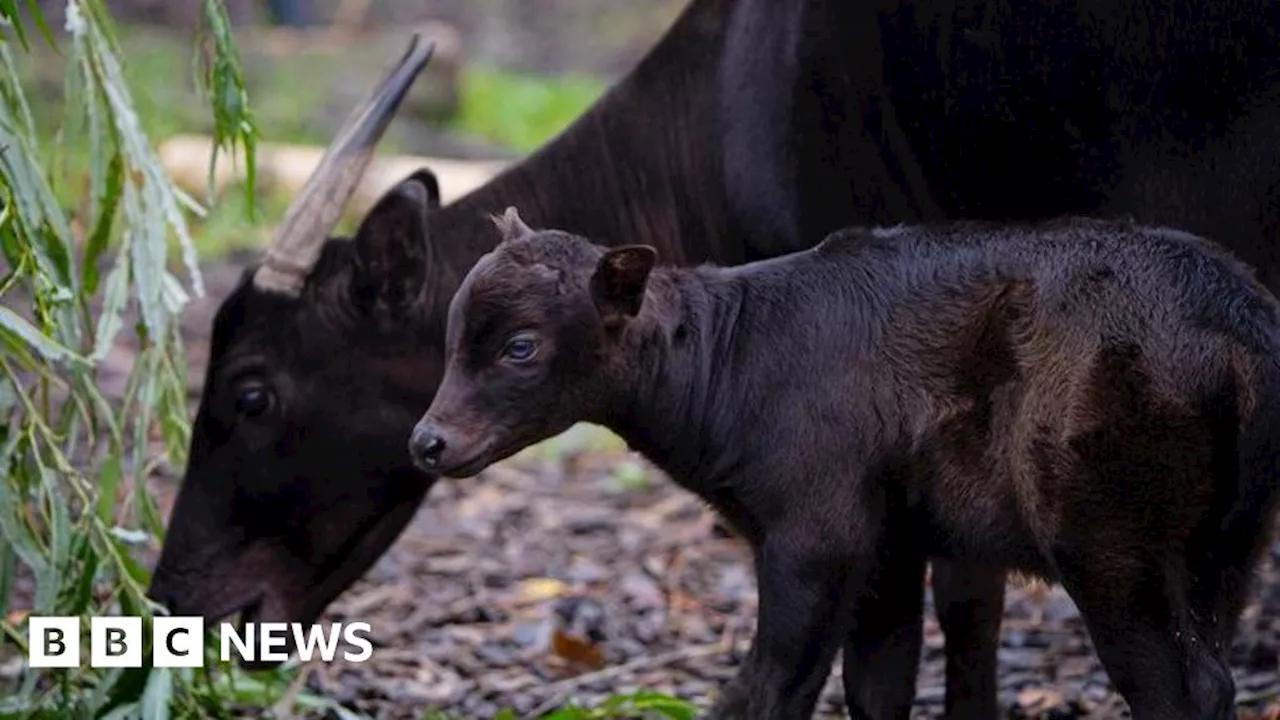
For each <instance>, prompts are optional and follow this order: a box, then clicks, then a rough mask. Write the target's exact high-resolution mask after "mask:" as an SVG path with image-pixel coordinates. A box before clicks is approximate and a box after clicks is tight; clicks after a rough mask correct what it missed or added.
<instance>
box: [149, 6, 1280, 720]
mask: <svg viewBox="0 0 1280 720" xmlns="http://www.w3.org/2000/svg"><path fill="white" fill-rule="evenodd" d="M1278 14H1280V5H1277V4H1269V5H1260V4H1258V3H1254V2H1247V1H1246V0H1226V1H1224V2H1216V3H1206V2H1203V1H1202V0H1173V1H1172V2H1166V3H1163V4H1152V3H1142V2H1137V0H1120V1H1119V2H1114V3H1109V4H1105V7H1103V6H1101V5H1098V4H1096V3H1092V4H1090V3H1082V2H1074V1H1063V2H1054V3H1023V4H1017V3H1013V4H1011V3H997V2H989V1H987V0H981V1H979V2H966V3H959V2H917V3H910V4H907V3H896V2H888V3H871V2H867V1H866V0H852V1H851V2H847V3H832V2H821V1H819V0H801V1H797V2H788V3H780V2H773V1H772V0H734V1H730V0H693V1H692V2H691V4H690V6H689V8H688V9H687V11H686V12H685V13H684V14H683V15H682V16H681V17H680V18H679V19H678V20H677V21H676V23H675V25H674V26H673V27H672V29H671V30H670V31H669V33H668V34H667V35H666V36H665V37H664V38H663V39H662V41H661V42H659V43H658V44H657V46H656V47H655V48H654V49H653V51H652V52H651V53H650V54H649V55H648V56H646V57H645V58H644V59H643V60H642V61H641V62H640V63H639V65H638V66H637V67H636V69H635V70H634V71H633V72H632V73H630V74H629V75H628V76H627V77H626V78H624V79H623V80H622V81H621V82H620V83H619V84H618V85H617V86H616V87H615V88H613V89H612V90H611V91H610V92H609V93H608V94H607V95H606V96H604V97H603V98H602V99H601V100H600V102H599V103H597V104H596V105H595V106H594V107H592V108H591V109H590V110H589V111H588V112H587V113H585V114H584V115H583V117H582V118H581V119H579V120H578V121H577V122H575V123H574V124H573V125H572V126H571V127H570V128H568V129H567V130H566V131H565V132H564V133H563V134H562V135H561V136H559V137H558V138H556V139H555V140H554V141H552V142H551V143H549V144H548V145H547V146H546V147H544V148H543V149H542V150H540V151H539V152H537V153H535V154H534V155H532V156H531V157H529V158H528V159H527V160H525V161H523V162H521V163H520V164H518V165H516V166H514V167H513V168H512V169H511V170H510V171H508V172H506V173H503V174H502V175H501V176H499V177H498V178H496V179H494V180H493V181H492V182H490V183H489V184H487V185H486V186H484V187H483V188H481V189H480V190H478V191H476V192H475V193H473V194H471V195H469V196H467V197H465V198H463V199H461V200H459V201H457V202H455V203H452V204H451V205H449V206H448V207H444V208H436V207H435V202H434V200H433V198H434V197H435V193H434V192H433V189H434V188H435V185H436V183H435V179H434V177H432V176H431V173H430V172H429V171H427V170H423V171H421V172H419V173H418V174H417V175H416V176H415V177H412V178H406V180H405V181H404V183H403V184H401V185H400V186H399V187H397V188H396V189H394V190H393V191H392V192H391V193H390V194H389V195H388V199H387V202H385V203H383V204H379V205H378V206H377V207H375V209H374V210H372V211H371V212H370V214H369V215H368V217H367V218H365V222H364V224H363V225H362V226H361V229H360V231H359V233H358V236H357V237H355V238H328V237H327V235H328V233H329V232H330V230H329V229H327V228H325V227H323V223H313V227H312V228H310V230H309V232H308V233H307V234H306V237H307V238H308V239H309V241H310V242H312V243H313V244H314V245H316V246H320V245H323V252H322V253H320V261H319V262H318V263H317V264H315V266H314V268H312V265H311V263H309V262H305V261H304V262H300V263H299V264H300V266H301V267H302V269H303V271H304V274H305V275H306V278H305V287H304V289H303V291H302V292H301V294H297V295H294V294H289V293H281V292H280V291H279V290H278V289H274V288H272V287H270V286H267V287H262V286H259V284H257V283H254V282H250V281H249V280H248V279H246V282H245V283H244V284H243V285H242V286H241V287H240V288H238V289H237V290H236V291H235V293H234V294H233V295H232V296H231V297H229V298H227V299H226V300H224V301H223V308H222V312H220V313H219V317H218V320H217V321H215V324H216V327H215V328H214V333H213V334H214V336H215V341H214V345H213V348H212V355H211V358H210V364H209V373H210V377H209V378H208V380H207V382H206V385H205V390H204V393H203V395H202V397H201V399H200V405H199V414H198V419H197V422H196V424H195V427H194V428H193V437H192V447H191V461H190V465H189V467H188V468H187V473H186V477H185V478H184V481H183V486H182V490H181V493H180V495H179V498H178V502H177V505H176V507H175V509H174V512H173V515H172V518H171V523H170V529H169V534H168V537H167V540H166V544H165V547H164V551H163V554H162V558H161V561H160V564H159V566H158V568H157V571H156V578H155V582H154V585H153V588H152V594H153V596H154V597H156V598H159V599H161V600H163V601H164V602H166V603H167V604H168V605H169V606H170V607H171V609H172V610H173V611H174V612H176V613H179V614H193V615H203V616H205V617H207V618H210V619H212V618H214V617H217V616H221V615H225V614H228V613H232V612H234V611H236V610H240V609H244V608H258V612H260V613H261V614H263V615H265V616H267V617H272V618H279V619H288V620H294V621H299V622H309V621H311V620H312V619H314V618H315V617H317V615H318V614H319V613H320V612H321V611H322V610H323V608H324V607H325V606H326V605H327V604H328V603H329V602H330V601H331V600H332V599H333V598H334V597H336V596H337V595H338V594H339V593H340V592H341V591H342V590H343V589H344V588H346V587H348V586H349V585H350V584H351V583H352V582H354V580H355V579H356V578H358V577H359V576H360V575H361V574H363V573H364V572H365V571H366V570H367V569H368V568H369V566H370V565H371V564H372V563H373V562H374V561H375V560H376V559H377V558H378V557H379V556H380V555H381V553H382V552H384V551H385V550H386V548H387V547H388V546H389V545H390V544H391V543H392V542H393V541H394V539H395V538H396V537H397V535H398V534H399V533H400V532H401V530H402V529H403V528H404V527H405V525H406V523H408V522H409V520H410V518H411V517H412V515H413V510H414V507H415V505H416V504H417V503H418V501H419V500H420V499H421V498H422V496H423V494H424V493H425V492H426V491H427V489H428V488H429V486H430V484H431V483H432V482H434V477H433V476H432V475H430V474H423V473H421V472H419V471H418V470H416V469H415V468H414V467H413V465H412V463H411V461H410V458H409V457H408V455H407V453H406V452H404V442H405V438H406V437H407V435H408V433H409V432H410V431H411V429H412V427H413V422H414V420H416V419H417V418H418V417H419V416H420V415H421V413H422V410H423V409H424V408H425V407H426V406H427V405H428V404H429V403H430V400H431V398H432V397H433V396H434V394H435V390H436V387H437V384H438V382H439V380H440V377H441V372H442V362H443V353H444V350H443V346H444V335H443V327H444V324H445V320H444V315H445V308H446V307H447V306H448V302H449V298H450V297H452V295H453V293H454V291H455V290H457V287H458V283H459V282H460V281H461V279H462V277H463V276H464V275H465V274H466V272H467V270H468V269H470V268H471V266H472V265H473V264H474V263H475V261H476V260H477V259H478V258H479V257H480V256H481V255H483V254H484V253H485V252H487V251H488V250H490V249H492V247H493V244H494V242H495V239H494V237H493V232H492V226H491V225H490V223H489V222H488V220H487V216H488V215H489V214H491V213H498V212H501V211H502V209H503V208H505V207H506V206H508V205H517V206H519V207H520V208H521V209H522V211H523V212H524V214H525V216H526V219H528V220H529V221H530V222H532V223H535V224H541V225H546V226H554V227H561V228H565V229H567V230H571V231H574V232H578V233H582V234H585V235H588V236H590V237H593V238H598V239H599V240H600V241H601V242H605V243H615V242H623V241H625V240H624V239H625V238H634V237H647V238H652V240H651V241H652V242H654V243H655V244H656V245H657V246H658V249H659V251H660V252H661V254H662V257H663V258H664V259H665V260H666V261H668V262H672V263H677V264H686V265H689V264H696V263H699V262H703V261H707V260H711V261H715V262H717V263H721V264H734V263H740V262H742V261H745V260H753V259H759V258H763V257H769V256H773V255H777V254H779V253H783V252H788V251H793V250H798V249H801V248H803V247H807V246H809V245H812V244H814V243H816V242H817V241H818V240H819V239H820V238H821V237H822V236H823V235H824V234H826V233H828V232H830V231H832V230H834V229H836V228H839V227H843V226H847V225H851V224H858V223H866V224H893V223H896V222H900V221H914V220H921V219H936V218H944V217H945V218H962V217H969V218H983V219H988V220H1020V219H1033V218H1043V217H1051V216H1054V215H1058V214H1062V213H1067V212H1075V213H1087V214H1101V215H1112V216H1125V215H1131V216H1133V217H1135V218H1137V219H1138V220H1141V221H1144V222H1155V223H1162V224H1167V225H1172V226H1177V227H1182V228H1185V229H1188V230H1191V231H1195V232H1199V233H1202V234H1205V235H1208V236H1210V237H1214V238H1217V239H1220V240H1221V241H1222V242H1224V243H1226V244H1228V245H1229V246H1230V247H1231V248H1232V249H1234V250H1235V251H1236V252H1237V253H1238V254H1239V255H1240V256H1241V257H1242V258H1244V259H1245V260H1246V261H1248V262H1250V263H1252V264H1254V265H1255V266H1257V267H1258V268H1259V269H1260V270H1261V271H1262V272H1263V274H1264V277H1265V278H1267V280H1268V282H1273V280H1274V277H1275V274H1274V270H1275V269H1276V266H1277V264H1276V252H1277V245H1276V243H1275V241H1274V239H1275V237H1277V235H1278V231H1280V217H1278V215H1277V213H1278V212H1280V211H1278V210H1277V208H1280V198H1278V197H1277V190H1276V189H1277V188H1280V144H1278V143H1277V141H1276V135H1275V133H1276V128H1280V112H1278V110H1277V107H1278V106H1277V97H1278V96H1280V92H1278V91H1280V85H1278V84H1277V82H1278V81H1277V79H1276V77H1275V75H1274V73H1273V72H1272V69H1273V68H1275V67H1277V66H1280V44H1277V43H1276V42H1275V40H1274V38H1275V35H1276V34H1277V29H1278V28H1280V18H1278V17H1277V15H1278ZM1133 27H1141V28H1144V29H1145V30H1144V33H1143V34H1142V35H1141V36H1140V37H1131V36H1130V35H1129V34H1128V29H1129V28H1133ZM1117 38H1120V40H1117ZM1206 168H1212V172H1210V171H1208V170H1206ZM326 199H327V201H328V202H326V203H323V204H321V206H324V207H328V206H332V207H340V206H341V198H338V197H336V196H334V195H332V194H331V195H328V196H327V198H326ZM304 210H306V211H305V212H302V213H301V214H300V216H299V218H298V219H299V221H306V220H307V219H308V217H311V216H313V215H315V208H314V207H311V206H309V207H308V208H304ZM406 217H408V218H412V220H406V219H405V218H406ZM286 224H288V223H286ZM357 251H359V252H357ZM304 254H305V253H304ZM383 273H385V277H384V276H383ZM357 274H359V275H360V277H362V278H363V280H362V281H361V282H360V283H359V285H358V287H356V286H353V285H352V283H351V282H350V278H351V277H354V276H356V275H357ZM1273 284H1274V283H1273ZM406 302H408V305H406V304H405V303H406ZM813 312H814V313H815V316H820V313H821V310H820V309H818V308H815V309H814V310H813ZM237 358H239V359H244V360H243V361H244V362H247V363H248V364H249V365H251V366H254V367H255V368H256V369H254V371H253V372H252V373H250V375H249V376H247V377H245V378H242V377H240V375H239V374H238V373H239V367H238V363H239V362H240V361H239V360H236V359H237ZM264 398H272V399H271V400H270V401H265V402H268V403H269V404H270V408H271V409H270V410H269V411H266V412H261V413H258V412H257V410H256V408H257V406H258V405H260V404H262V403H264ZM237 407H240V409H239V410H237V409H236V408H237ZM406 478H414V479H413V480H406ZM934 570H935V572H934V576H933V582H934V591H935V598H936V600H937V607H938V610H939V619H940V621H941V624H942V627H943V628H944V630H945V632H946V636H947V638H948V642H947V643H946V651H947V655H948V661H947V677H948V689H947V703H948V715H949V716H950V717H952V718H963V719H964V720H969V719H970V718H995V717H996V714H997V708H996V706H995V697H996V696H995V681H994V678H995V657H996V656H995V650H996V639H997V636H998V630H999V607H1000V604H1001V601H1002V597H1003V595H1002V591H1003V581H1002V576H1000V575H999V574H995V575H992V574H991V573H989V572H983V571H981V570H980V569H976V568H970V567H959V566H955V565H950V564H948V563H947V561H942V562H940V563H939V564H936V565H935V568H934ZM922 584H923V573H921V577H919V578H914V579H907V578H904V579H902V581H901V588H902V591H903V593H904V594H903V595H901V597H899V598H898V603H897V605H896V608H897V609H898V611H899V612H901V613H904V614H907V615H910V614H913V613H914V614H916V615H918V614H919V605H920V595H921V592H922V590H921V588H922ZM908 634H909V635H910V636H909V637H908V636H903V637H900V638H896V639H895V646H896V647H899V648H901V649H902V654H901V656H900V657H901V663H900V665H898V666H896V667H894V666H892V664H891V663H887V662H885V661H884V660H883V658H881V659H880V662H878V663H877V664H874V665H868V664H865V663H862V662H861V660H860V658H861V657H862V656H863V653H862V652H861V651H860V648H861V647H862V644H861V643H862V641H861V640H859V639H858V638H857V637H853V636H851V637H850V638H849V641H848V642H849V644H848V646H847V647H846V653H845V658H846V663H847V668H846V670H847V672H846V686H847V687H849V688H851V694H853V695H859V694H864V695H865V699H864V700H861V701H859V702H860V703H861V704H862V705H865V706H866V707H875V708H886V707H893V708H895V709H894V710H892V711H888V710H886V711H885V712H876V713H872V714H873V715H874V716H876V717H885V716H898V717H905V713H906V712H907V707H908V706H909V704H910V697H911V696H912V695H913V693H914V677H915V668H916V659H917V654H918V650H919V639H920V629H919V626H918V625H917V627H916V628H914V629H912V630H910V631H909V633H908Z"/></svg>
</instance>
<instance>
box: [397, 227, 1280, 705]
mask: <svg viewBox="0 0 1280 720" xmlns="http://www.w3.org/2000/svg"><path fill="white" fill-rule="evenodd" d="M500 223H501V225H502V226H503V236H504V240H503V242H502V244H501V245H499V246H498V247H497V249H495V250H494V251H493V252H491V253H489V254H488V255H486V256H485V257H483V258H481V259H480V261H479V262H478V263H477V264H476V266H475V268H473V269H472V271H471V272H470V273H468V275H467V276H466V278H465V279H464V280H463V281H462V285H461V287H460V288H459V290H458V293H457V295H456V296H455V298H454V299H453V302H452V304H451V305H450V308H449V320H448V328H447V331H446V338H447V340H446V348H447V358H448V359H447V361H446V365H445V373H444V379H443V381H442V382H441V385H440V389H439V391H438V392H437V393H436V396H435V399H434V400H433V402H432V403H431V406H430V408H429V409H428V410H427V412H426V414H425V415H424V416H423V418H422V420H421V421H420V422H419V423H418V424H417V426H416V427H415V428H414V431H413V434H412V439H411V440H410V442H409V447H410V451H411V453H412V455H413V456H414V458H415V459H416V461H417V462H419V463H420V464H421V465H422V466H423V467H424V468H425V469H427V470H429V471H431V472H438V473H441V474H443V475H446V476H450V477H465V476H470V475H472V474H474V473H476V472H478V471H480V470H481V469H483V468H485V467H486V466H488V465H489V464H491V463H493V462H496V461H498V460H501V459H503V458H505V457H507V456H509V455H511V454H512V453H514V452H516V451H518V450H520V449H522V448H524V447H525V446H527V445H529V444H531V443H534V442H537V441H540V440H542V439H545V438H548V437H551V436H553V435H555V434H557V433H560V432H562V431H563V430H564V429H566V428H568V427H569V426H570V425H572V424H573V423H577V422H583V421H586V422H593V423H598V424H601V425H604V426H607V427H609V428H610V429H612V430H613V431H614V432H616V433H618V434H619V435H620V436H621V437H622V438H624V439H625V440H626V441H627V442H628V443H629V444H630V445H631V446H632V447H633V448H635V449H637V450H639V451H641V452H642V453H644V454H645V455H647V456H648V457H649V458H650V459H651V460H653V461H654V462H656V463H657V464H658V465H659V466H661V467H662V468H663V469H664V470H665V471H666V472H667V473H668V474H669V475H670V476H671V477H672V478H674V479H675V480H676V481H677V482H678V483H680V484H681V485H682V486H684V487H685V488H687V489H689V490H691V491H693V492H695V493H697V494H698V495H699V496H701V497H702V498H703V499H704V500H706V501H707V502H709V503H711V504H712V505H713V506H714V507H715V508H716V509H717V510H718V511H719V512H720V513H721V514H723V516H724V517H725V518H726V519H727V520H729V521H730V522H731V523H732V524H733V526H734V527H735V528H736V529H737V530H738V531H739V532H740V533H741V534H742V535H743V536H744V537H745V538H747V539H748V540H749V542H750V543H751V545H752V548H753V550H754V554H755V561H756V570H757V573H758V577H759V584H760V616H759V621H758V625H757V633H756V637H755V641H754V644H753V646H752V648H751V651H750V653H749V655H748V657H747V659H746V660H745V662H744V665H743V667H742V668H741V670H740V674H739V676H738V677H737V678H736V680H735V681H734V682H733V683H731V684H730V685H729V687H728V688H727V689H726V691H725V693H724V696H723V697H722V699H721V700H720V701H719V702H718V703H717V706H716V708H715V710H714V712H713V716H715V717H719V718H751V719H753V720H766V719H772V720H796V719H797V718H804V717H810V716H811V715H812V714H813V709H814V705H815V704H816V702H817V698H818V693H819V692H820V691H821V689H822V686H823V684H824V681H825V680H826V678H827V676H828V674H829V672H830V667H831V662H832V660H833V658H834V656H835V653H836V650H837V649H838V648H839V647H840V645H841V638H844V637H846V633H847V632H848V630H849V629H850V628H853V627H856V626H858V625H859V624H862V623H864V622H872V623H881V622H884V620H885V618H886V617H888V616H890V615H889V614H888V613H886V612H885V610H884V608H885V607H886V606H889V607H892V606H894V605H897V604H899V603H910V602H913V601H914V600H915V598H916V597H917V596H918V594H919V583H918V578H919V576H920V573H921V572H922V571H923V569H924V565H925V562H926V559H927V558H929V557H950V558H957V559H967V560H977V561H982V562H987V563H993V564H995V565H997V566H1000V567H1006V568H1012V569H1016V570H1019V571H1022V572H1024V573H1030V574H1034V575H1036V576H1039V577H1043V578H1047V579H1051V580H1053V581H1056V582H1061V583H1062V584H1063V585H1064V586H1065V588H1066V589H1067V591H1068V592H1069V593H1070V595H1071V597H1072V598H1073V599H1074V600H1075V602H1076V603H1077V605H1078V606H1079V607H1080V610H1081V613H1082V614H1083V616H1084V618H1085V622H1086V624H1087V626H1088V628H1089V632H1090V634H1091V636H1092V638H1093V641H1094V645H1095V647H1096V648H1097V651H1098V654H1099V657H1100V659H1101V660H1102V662H1103V665H1104V666H1105V667H1106V669H1107V671H1108V673H1109V674H1110V676H1111V679H1112V680H1113V681H1114V683H1115V685H1116V687H1117V688H1118V689H1119V691H1120V692H1121V694H1122V695H1123V696H1124V697H1125V698H1126V700H1127V701H1128V702H1129V704H1130V706H1131V708H1132V711H1133V716H1134V717H1135V718H1137V719H1138V720H1144V719H1149V720H1157V719H1158V720H1191V719H1195V720H1210V719H1213V720H1219V719H1221V718H1231V717H1235V711H1234V706H1235V703H1234V701H1235V692H1234V685H1233V683H1232V678H1231V672H1230V669H1229V667H1228V666H1227V663H1226V658H1225V655H1226V651H1227V649H1228V647H1229V645H1230V641H1231V638H1232V635H1233V634H1234V626H1235V622H1236V618H1237V616H1238V614H1239V612H1240V610H1241V608H1242V604H1243V601H1244V599H1245V592H1246V588H1247V585H1248V580H1249V577H1250V574H1251V571H1252V569H1253V567H1254V565H1255V563H1256V562H1257V560H1258V558H1259V555H1260V553H1261V550H1262V549H1263V548H1264V547H1265V546H1266V544H1267V540H1268V538H1269V535H1270V533H1269V529H1270V519H1271V516H1272V514H1273V508H1274V506H1275V500H1276V498H1277V497H1280V495H1278V494H1277V489H1278V481H1280V315H1278V314H1277V311H1278V310H1280V304H1277V302H1276V301H1275V299H1274V298H1273V297H1272V296H1271V294H1270V293H1269V292H1268V291H1267V290H1266V289H1265V288H1263V287H1262V286H1261V285H1260V284H1258V283H1257V282H1256V280H1255V279H1254V277H1253V273H1252V271H1251V270H1250V269H1248V268H1247V267H1246V266H1244V265H1243V264H1242V263H1239V262H1237V261H1236V260H1235V259H1234V258H1232V257H1231V256H1230V255H1228V254H1227V253H1225V252H1223V251H1222V250H1221V249H1220V248H1218V247H1216V246H1213V245H1211V244H1210V243H1208V242H1205V241H1203V240H1200V239H1199V238H1197V237H1194V236H1191V235H1187V234H1185V233H1182V232H1176V231H1171V230H1165V229H1158V228H1144V227H1140V226H1135V225H1132V224H1128V223H1106V222H1098V221H1083V220H1076V221H1060V222H1057V223H1053V224H1046V225H1043V226H1039V227H1025V226H1024V227H1006V228H997V227H995V226H983V225H976V224H965V225H952V226H943V227H937V228H932V229H928V228H897V229H894V230H891V231H887V232H885V231H876V230H863V229H855V230H847V231H843V232H840V233H836V234H833V235H832V236H830V237H829V238H827V239H826V240H825V241H823V242H822V243H821V244H819V245H818V246H817V247H816V248H813V249H810V250H807V251H802V252H799V253H795V254H792V255H788V256H785V257H780V258H774V259H771V260H763V261H759V262H755V263H751V264H747V265H743V266H739V267H735V268H728V269H726V268H720V267H713V266H704V267H700V268H697V269H676V268H660V269H654V263H655V259H656V258H657V251H656V250H654V249H653V248H652V247H649V246H645V245H634V246H621V247H615V248H611V249H607V248H604V247H602V246H599V245H595V244H592V243H591V242H589V241H588V240H587V239H585V238H582V237H580V236H576V235H571V234H568V233H564V232H559V231H540V232H538V231H534V230H532V229H530V228H529V227H527V226H525V225H524V224H523V223H522V222H521V221H520V219H519V217H518V215H516V214H515V212H514V211H512V210H509V211H508V212H507V214H506V215H505V216H504V217H503V218H502V219H501V220H500ZM743 388H749V389H750V391H749V392H745V393H744V392H743V391H742V390H743ZM903 622H904V623H905V622H907V621H906V620H905V619H904V620H903ZM897 629H898V630H899V631H900V632H903V633H905V634H908V635H909V634H910V633H909V632H908V631H909V628H908V627H906V626H904V627H901V628H897ZM888 630H889V631H890V632H892V630H894V628H889V629H888ZM881 632H883V630H881ZM850 649H851V648H849V647H848V646H846V648H845V651H846V652H849V651H850ZM852 649H853V650H854V651H855V652H857V653H859V655H860V656H861V657H862V658H864V661H866V662H869V664H875V663H876V662H877V661H878V660H879V659H880V658H884V661H885V662H886V664H888V665H889V666H898V665H900V663H901V657H900V656H901V654H903V653H906V652H907V649H906V648H902V647H900V646H897V645H894V644H892V643H890V644H887V645H881V644H867V645H863V646H858V647H854V648H852ZM906 700H907V701H908V704H909V698H907V699H906ZM863 702H864V698H862V697H859V696H857V695H851V697H850V698H849V705H850V707H851V709H853V712H854V716H855V717H859V718H884V717H891V716H893V717H902V718H905V717H907V714H906V711H905V709H903V708H904V707H906V705H904V703H903V702H902V700H901V699H899V700H898V701H897V702H894V703H889V704H886V705H885V706H884V707H885V708H895V709H896V710H895V711H894V712H893V713H892V715H891V714H889V713H887V712H884V711H878V712H872V711H868V710H867V708H866V707H865V705H864V704H863Z"/></svg>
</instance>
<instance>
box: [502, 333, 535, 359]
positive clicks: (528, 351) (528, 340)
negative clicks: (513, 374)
mask: <svg viewBox="0 0 1280 720" xmlns="http://www.w3.org/2000/svg"><path fill="white" fill-rule="evenodd" d="M537 352H538V343H537V341H536V340H534V339H533V338H532V337H529V336H528V335H516V336H515V337H513V338H511V339H510V340H508V341H507V344H506V346H505V347H504V348H502V357H503V358H504V359H506V360H510V361H512V362H527V361H529V360H531V359H533V356H534V355H536V354H537Z"/></svg>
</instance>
